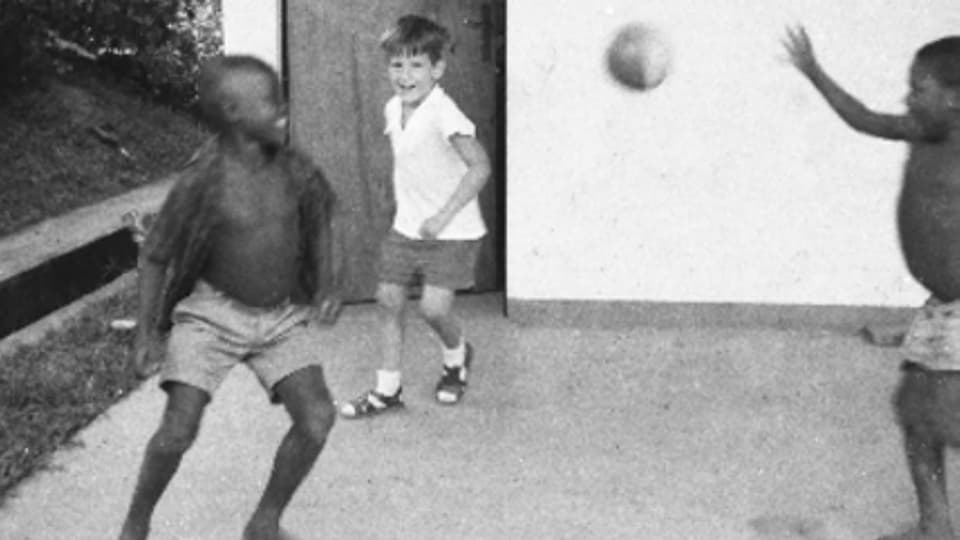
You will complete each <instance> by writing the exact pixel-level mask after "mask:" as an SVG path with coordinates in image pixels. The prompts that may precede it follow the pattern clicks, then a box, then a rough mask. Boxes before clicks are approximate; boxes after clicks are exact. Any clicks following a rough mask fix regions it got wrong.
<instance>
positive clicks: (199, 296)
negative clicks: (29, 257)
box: [120, 56, 340, 540]
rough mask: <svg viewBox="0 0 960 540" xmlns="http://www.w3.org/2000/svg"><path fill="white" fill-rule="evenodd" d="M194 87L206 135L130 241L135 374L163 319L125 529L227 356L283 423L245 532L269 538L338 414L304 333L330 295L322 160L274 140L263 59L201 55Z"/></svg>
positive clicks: (138, 533) (165, 477)
mask: <svg viewBox="0 0 960 540" xmlns="http://www.w3.org/2000/svg"><path fill="white" fill-rule="evenodd" d="M199 92H200V94H199V96H200V106H201V109H202V112H203V115H204V117H205V120H206V121H207V122H208V123H209V124H210V127H211V128H212V129H213V130H214V132H215V133H216V134H217V137H216V139H215V140H213V141H212V142H211V143H209V144H208V145H207V146H206V147H204V148H202V149H201V150H200V151H199V152H198V153H197V155H196V156H195V157H194V158H193V159H192V161H191V162H190V163H189V164H188V165H187V167H186V168H185V169H184V170H183V171H182V172H181V174H180V177H179V179H178V181H177V182H176V184H175V185H174V187H173V188H172V190H171V192H170V194H169V195H168V197H167V200H166V201H165V202H164V205H163V207H162V208H161V210H160V213H159V215H158V216H157V218H156V221H155V223H154V224H153V226H152V227H151V229H150V232H149V234H148V236H147V239H146V241H145V243H144V245H143V249H142V251H141V265H140V315H139V324H138V328H139V332H138V335H137V344H136V352H135V357H134V363H135V368H136V369H137V370H138V372H140V373H141V374H146V373H147V372H149V371H150V366H149V365H148V359H147V354H148V353H147V351H148V350H149V348H150V345H151V343H153V342H155V341H156V340H157V339H158V336H159V333H160V332H161V331H164V330H166V329H168V328H169V327H170V326H171V324H172V330H171V333H170V337H169V342H168V344H167V357H166V360H165V363H164V366H163V368H162V373H161V378H160V380H161V383H160V384H161V387H162V388H163V389H164V390H165V391H166V393H167V405H166V410H165V411H164V414H163V418H162V420H161V422H160V426H159V429H158V430H157V432H156V433H155V434H154V435H153V437H152V438H151V440H150V442H149V444H148V445H147V449H146V455H145V457H144V460H143V464H142V466H141V469H140V475H139V478H138V480H137V486H136V489H135V491H134V494H133V500H132V502H131V504H130V508H129V512H128V514H127V517H126V520H125V522H124V524H123V529H122V531H121V533H120V538H121V539H122V540H133V539H143V538H146V537H147V535H148V534H149V525H150V519H151V515H152V513H153V510H154V507H155V506H156V503H157V501H158V500H159V498H160V496H161V495H162V494H163V492H164V490H165V489H166V487H167V484H168V482H169V481H170V480H171V479H172V477H173V475H174V473H175V472H176V470H177V467H178V466H179V464H180V460H181V458H182V456H183V454H184V452H186V450H187V449H188V448H189V447H190V446H191V444H192V443H193V441H194V439H195V437H196V435H197V431H198V429H199V427H200V420H201V417H202V416H203V412H204V408H205V407H206V405H207V403H209V401H210V399H211V397H212V395H213V393H214V390H215V389H216V388H217V386H218V385H219V384H220V383H221V382H222V381H223V379H224V378H225V377H226V375H227V373H228V372H229V370H230V369H231V368H232V367H233V366H235V365H237V364H239V363H243V364H245V365H246V366H247V367H249V368H250V369H251V370H253V371H254V372H255V373H256V375H257V376H258V378H259V379H260V382H261V383H262V384H263V386H264V388H265V389H266V390H267V392H268V393H269V395H270V398H271V400H272V401H273V402H275V403H283V404H284V406H285V407H286V409H287V411H288V412H289V414H290V417H291V419H292V421H293V425H292V427H291V428H290V430H289V431H288V432H287V434H286V436H285V437H284V439H283V442H282V443H281V445H280V447H279V449H278V451H277V454H276V458H275V461H274V464H273V471H272V473H271V476H270V479H269V481H268V483H267V486H266V489H265V491H264V493H263V497H262V498H261V500H260V502H259V505H258V506H257V508H256V510H255V511H254V513H253V516H252V517H251V518H250V520H249V522H248V523H247V525H246V528H245V529H244V538H245V539H248V540H276V539H277V538H278V535H279V521H280V516H281V514H282V512H283V510H284V508H285V507H286V505H287V503H288V502H289V501H290V499H291V497H292V496H293V494H294V491H295V490H296V489H297V487H298V486H299V484H300V482H301V481H302V480H303V479H304V477H305V476H306V475H307V473H309V471H310V469H311V467H312V466H313V463H314V461H315V460H316V458H317V457H318V455H319V454H320V451H321V450H322V448H323V445H324V443H325V441H326V440H327V434H328V433H329V432H330V429H331V428H332V427H333V424H334V419H335V417H336V409H335V407H334V405H333V401H332V399H331V397H330V393H329V391H328V390H327V385H326V382H325V380H324V374H323V369H322V368H321V367H320V365H318V364H317V363H316V360H315V359H314V356H313V354H312V353H311V350H310V349H311V345H312V340H311V339H309V333H310V330H309V325H310V320H311V318H312V317H313V316H314V315H316V317H317V319H318V320H320V321H322V322H326V323H333V322H334V321H335V320H336V317H337V312H338V310H339V306H340V302H339V300H338V298H337V296H336V295H335V294H334V291H335V289H336V287H337V286H338V285H337V282H338V274H339V270H338V268H337V266H338V265H337V264H336V263H335V261H333V260H332V259H333V250H334V247H335V246H334V245H333V238H332V233H331V230H332V225H331V212H332V210H333V204H334V196H333V193H332V191H331V189H330V186H329V185H328V184H327V182H326V180H325V179H324V177H323V175H322V174H321V173H320V171H319V170H317V169H316V168H315V167H313V165H312V164H311V163H310V162H309V161H308V160H307V159H306V158H304V157H303V156H301V155H300V154H298V153H296V152H295V151H294V150H292V149H290V148H287V147H286V146H285V145H284V141H285V138H286V112H285V108H284V105H283V103H282V102H281V96H280V84H279V80H278V77H277V75H276V73H275V72H274V71H273V69H272V68H271V67H270V66H268V65H267V64H266V63H264V62H262V61H260V60H257V59H255V58H253V57H249V56H225V57H221V58H217V59H214V60H211V61H210V62H209V63H208V64H206V65H205V66H204V68H203V70H202V72H201V75H200V87H199ZM168 274H169V278H168ZM161 294H162V296H161ZM311 302H315V305H317V306H319V307H318V309H317V310H313V309H311V307H310V304H311ZM314 311H316V313H314Z"/></svg>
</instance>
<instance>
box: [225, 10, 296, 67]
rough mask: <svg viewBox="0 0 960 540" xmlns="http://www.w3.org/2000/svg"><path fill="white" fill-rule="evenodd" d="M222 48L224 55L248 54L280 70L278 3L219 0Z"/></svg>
mask: <svg viewBox="0 0 960 540" xmlns="http://www.w3.org/2000/svg"><path fill="white" fill-rule="evenodd" d="M221 6H222V10H223V11H222V13H223V48H224V51H225V52H226V53H228V54H251V55H254V56H257V57H259V58H261V59H263V60H264V61H266V62H267V63H269V64H270V65H271V66H273V67H274V69H277V70H278V71H279V70H280V66H281V58H280V51H281V47H280V36H281V32H280V2H279V1H278V0H221Z"/></svg>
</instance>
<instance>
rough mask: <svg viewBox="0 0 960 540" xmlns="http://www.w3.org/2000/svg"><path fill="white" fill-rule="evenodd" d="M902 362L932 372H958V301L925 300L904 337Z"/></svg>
mask: <svg viewBox="0 0 960 540" xmlns="http://www.w3.org/2000/svg"><path fill="white" fill-rule="evenodd" d="M901 350H902V352H903V355H904V359H906V360H909V361H911V362H916V363H917V364H920V365H922V366H923V367H925V368H927V369H931V370H935V371H957V370H960V301H954V302H950V303H943V302H940V301H939V300H936V299H935V298H931V299H930V300H928V301H927V303H926V304H924V306H923V307H922V308H920V311H919V313H917V315H916V317H914V319H913V322H912V323H911V324H910V328H909V330H907V334H906V336H904V338H903V346H902V348H901Z"/></svg>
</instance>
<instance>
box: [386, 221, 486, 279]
mask: <svg viewBox="0 0 960 540" xmlns="http://www.w3.org/2000/svg"><path fill="white" fill-rule="evenodd" d="M480 244H481V240H417V239H413V238H407V237H406V236H403V235H402V234H400V233H398V232H397V231H394V230H391V231H390V233H389V234H388V235H387V237H386V238H384V239H383V242H382V243H381V244H380V272H379V278H380V282H381V283H395V284H398V285H403V286H410V285H414V284H416V283H418V279H419V280H422V284H423V285H430V286H433V287H439V288H443V289H449V290H452V291H456V290H461V289H469V288H471V287H473V285H474V283H475V276H474V272H475V266H476V264H477V255H478V254H479V253H480Z"/></svg>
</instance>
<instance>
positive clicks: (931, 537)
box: [878, 527, 957, 540]
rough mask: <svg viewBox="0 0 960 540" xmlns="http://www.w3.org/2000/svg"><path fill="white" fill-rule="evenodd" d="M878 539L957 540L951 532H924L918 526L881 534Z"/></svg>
mask: <svg viewBox="0 0 960 540" xmlns="http://www.w3.org/2000/svg"><path fill="white" fill-rule="evenodd" d="M878 540H957V537H956V536H955V535H954V534H953V533H951V532H946V533H936V532H924V531H921V530H920V528H919V527H912V528H910V529H909V530H906V531H904V532H901V533H897V534H891V535H888V536H881V537H880V538H879V539H878Z"/></svg>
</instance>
